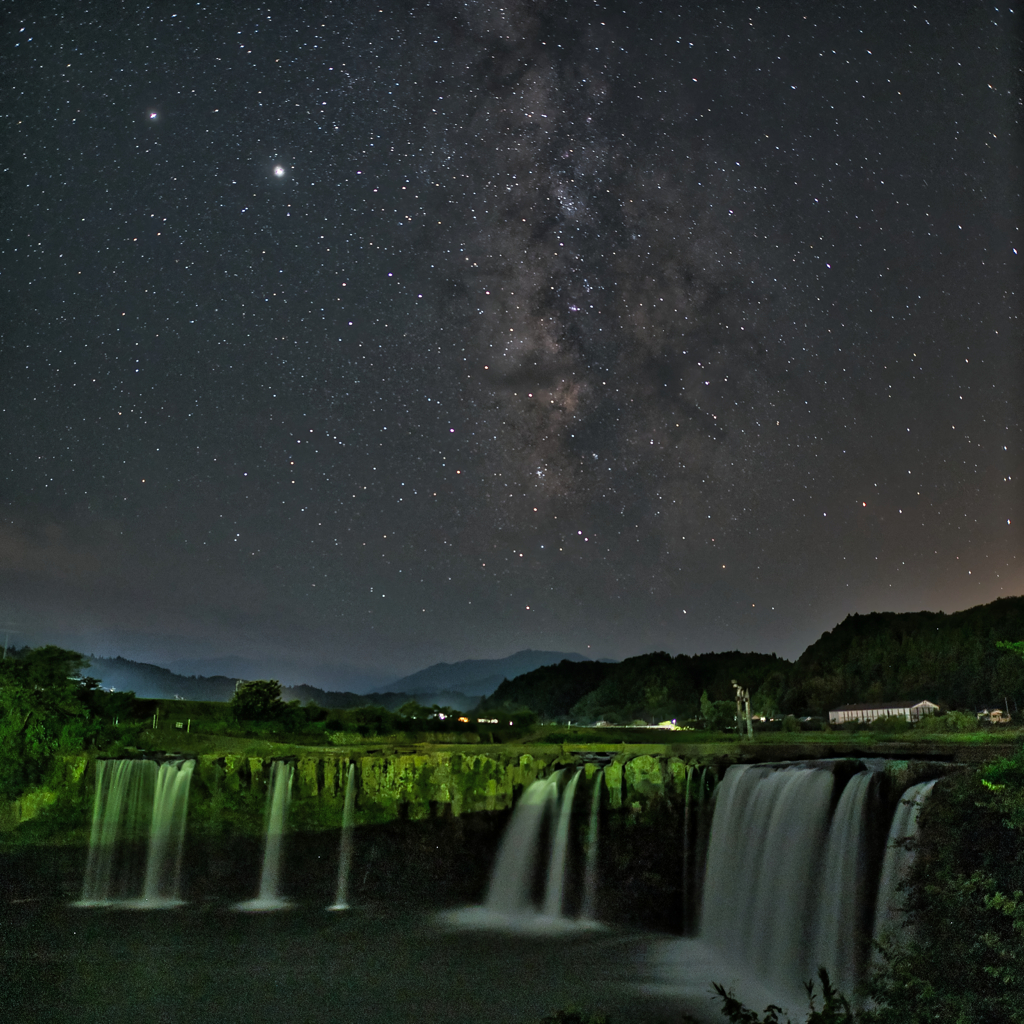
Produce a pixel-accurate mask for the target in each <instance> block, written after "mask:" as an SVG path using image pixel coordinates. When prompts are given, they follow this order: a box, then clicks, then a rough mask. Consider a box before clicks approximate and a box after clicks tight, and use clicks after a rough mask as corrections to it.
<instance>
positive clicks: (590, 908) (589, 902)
mask: <svg viewBox="0 0 1024 1024" xmlns="http://www.w3.org/2000/svg"><path fill="white" fill-rule="evenodd" d="M603 782H604V769H603V768H602V769H601V771H600V772H598V773H595V774H594V792H593V793H592V794H591V797H590V823H589V824H588V826H587V866H586V869H585V870H584V873H583V908H582V909H581V910H580V919H581V920H583V921H594V920H596V919H597V843H598V826H599V824H600V817H599V814H600V810H601V785H602V783H603Z"/></svg>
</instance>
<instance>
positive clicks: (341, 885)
mask: <svg viewBox="0 0 1024 1024" xmlns="http://www.w3.org/2000/svg"><path fill="white" fill-rule="evenodd" d="M355 810H356V766H355V764H350V765H349V766H348V777H347V779H346V780H345V809H344V811H343V812H342V818H341V843H340V844H339V848H338V888H337V891H336V893H335V896H334V903H333V904H331V906H329V907H328V908H327V909H328V910H348V909H349V902H348V879H349V873H350V872H351V869H352V825H353V820H354V818H355Z"/></svg>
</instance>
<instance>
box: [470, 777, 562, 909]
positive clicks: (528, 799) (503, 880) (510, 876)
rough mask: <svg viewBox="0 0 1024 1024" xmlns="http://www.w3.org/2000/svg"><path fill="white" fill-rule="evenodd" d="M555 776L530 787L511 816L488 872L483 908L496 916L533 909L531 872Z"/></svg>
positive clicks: (555, 780) (555, 782) (538, 781)
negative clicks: (489, 877) (490, 869)
mask: <svg viewBox="0 0 1024 1024" xmlns="http://www.w3.org/2000/svg"><path fill="white" fill-rule="evenodd" d="M559 774H560V773H559V772H556V773H555V774H554V775H552V776H551V777H550V778H547V779H538V780H537V781H536V782H534V783H532V784H531V785H530V786H529V787H528V788H527V790H526V792H525V793H523V795H522V796H521V797H520V798H519V802H518V803H517V804H516V806H515V810H514V811H513V812H512V818H511V820H510V821H509V823H508V828H506V829H505V834H504V836H502V839H501V847H500V848H499V850H498V857H497V860H495V862H494V869H493V870H492V872H491V882H490V886H489V887H488V889H487V899H486V900H485V901H484V905H485V907H486V908H487V909H488V910H490V911H492V912H493V913H496V914H507V915H511V916H514V915H519V914H523V913H526V912H528V911H529V910H531V909H532V901H531V896H532V893H533V871H534V865H535V863H536V858H537V846H538V840H539V838H540V830H541V826H542V825H543V824H544V813H545V811H546V810H547V805H548V801H549V800H550V796H551V792H552V787H554V786H556V785H557V777H558V775H559Z"/></svg>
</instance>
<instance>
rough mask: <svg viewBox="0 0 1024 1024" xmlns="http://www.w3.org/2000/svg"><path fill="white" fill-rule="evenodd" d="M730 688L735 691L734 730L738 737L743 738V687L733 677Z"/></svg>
mask: <svg viewBox="0 0 1024 1024" xmlns="http://www.w3.org/2000/svg"><path fill="white" fill-rule="evenodd" d="M732 688H733V689H734V690H735V691H736V730H737V731H738V732H739V734H740V739H743V688H742V687H741V686H740V684H739V683H737V682H736V680H735V679H734V680H733V681H732Z"/></svg>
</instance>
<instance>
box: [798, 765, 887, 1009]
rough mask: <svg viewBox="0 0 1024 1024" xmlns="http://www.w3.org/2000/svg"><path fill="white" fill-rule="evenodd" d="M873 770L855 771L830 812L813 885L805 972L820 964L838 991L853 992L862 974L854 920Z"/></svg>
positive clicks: (860, 899) (862, 885)
mask: <svg viewBox="0 0 1024 1024" xmlns="http://www.w3.org/2000/svg"><path fill="white" fill-rule="evenodd" d="M876 777H877V775H876V773H875V772H869V771H864V772H858V773H857V774H856V775H854V776H853V778H852V779H850V781H849V782H848V783H847V784H846V788H845V789H844V790H843V793H842V796H840V798H839V803H838V804H837V805H836V809H835V813H834V814H833V816H832V824H831V826H830V828H829V833H828V844H827V846H826V847H825V855H824V865H823V867H824V870H823V871H822V874H821V885H820V887H819V889H818V914H817V923H816V928H815V934H814V940H813V941H812V943H811V947H810V949H811V959H810V960H809V961H807V962H806V963H805V968H804V975H805V977H808V978H813V977H815V976H816V973H817V970H818V967H819V966H822V967H824V968H825V969H826V970H827V971H828V973H829V977H830V978H831V979H832V982H833V984H834V985H835V986H836V987H837V988H838V989H839V991H840V992H845V993H848V994H852V993H853V991H854V988H855V987H856V984H857V982H858V981H859V979H860V976H861V970H862V965H863V943H862V942H861V941H860V934H859V933H860V928H859V923H860V920H861V917H862V915H861V907H862V906H863V904H864V899H865V895H866V893H865V890H866V887H867V878H866V875H865V867H866V864H867V856H866V854H867V838H868V832H867V828H866V824H867V812H868V805H869V796H870V793H871V788H872V782H873V780H874V779H875V778H876Z"/></svg>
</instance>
